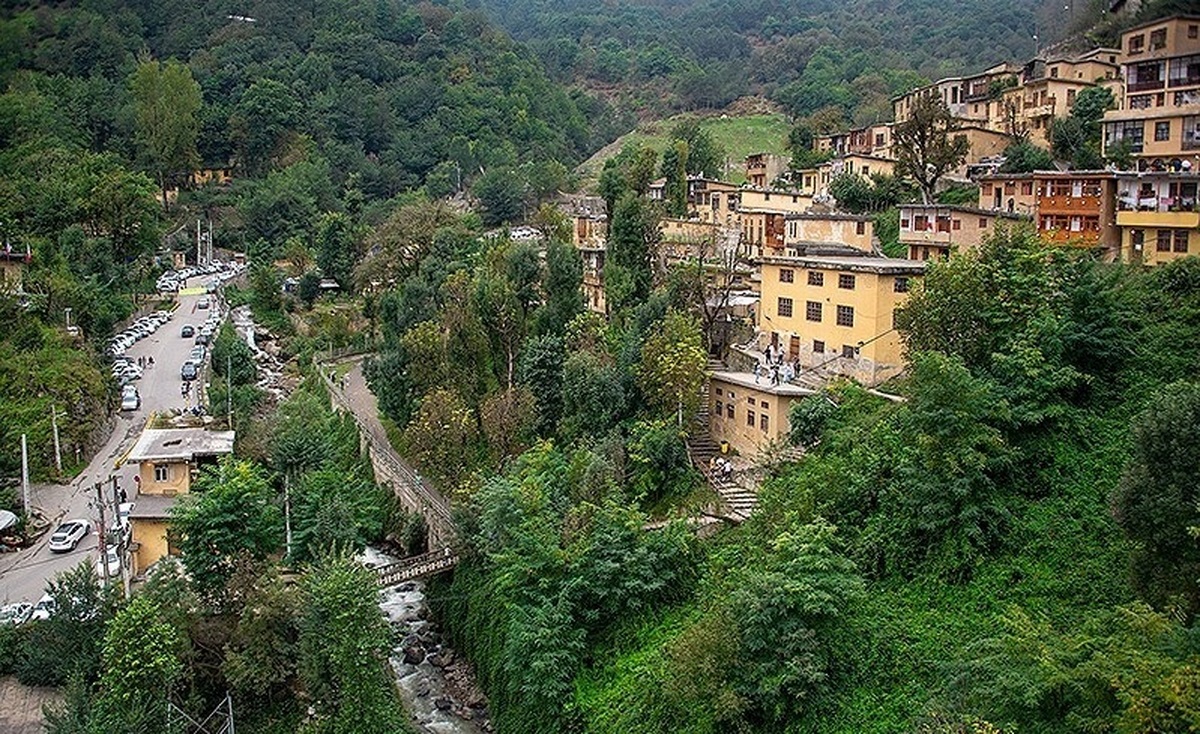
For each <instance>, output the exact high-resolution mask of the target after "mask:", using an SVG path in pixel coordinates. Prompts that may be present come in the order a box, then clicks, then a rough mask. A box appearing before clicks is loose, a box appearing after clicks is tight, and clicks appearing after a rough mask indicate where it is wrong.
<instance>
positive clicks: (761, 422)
mask: <svg viewBox="0 0 1200 734" xmlns="http://www.w3.org/2000/svg"><path fill="white" fill-rule="evenodd" d="M758 427H759V428H761V429H762V430H764V431H766V430H769V429H770V427H771V419H770V417H769V416H767V415H766V414H765V413H764V414H763V415H760V416H759V417H758Z"/></svg>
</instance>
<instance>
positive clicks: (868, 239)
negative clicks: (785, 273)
mask: <svg viewBox="0 0 1200 734" xmlns="http://www.w3.org/2000/svg"><path fill="white" fill-rule="evenodd" d="M784 222H785V230H784V236H783V250H782V251H779V252H771V253H770V254H771V255H799V254H800V251H801V250H802V249H803V247H804V246H805V245H806V244H809V243H814V242H826V243H837V244H840V245H844V246H846V247H850V248H853V249H855V250H860V251H862V252H864V253H871V252H874V251H875V249H876V247H877V245H878V243H877V242H876V240H875V221H874V219H872V218H871V217H869V216H866V215H860V214H844V213H842V212H815V211H812V210H810V211H808V212H805V213H803V214H788V215H787V216H786V217H785V218H784Z"/></svg>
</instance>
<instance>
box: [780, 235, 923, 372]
mask: <svg viewBox="0 0 1200 734" xmlns="http://www.w3.org/2000/svg"><path fill="white" fill-rule="evenodd" d="M924 272H925V263H924V262H917V261H912V260H897V259H892V258H886V257H871V256H867V257H847V256H843V257H830V256H808V255H806V256H802V257H764V258H763V259H762V273H761V277H762V286H761V289H762V301H761V305H760V308H759V312H758V318H759V321H758V329H759V332H760V334H761V335H762V336H761V338H764V339H767V340H768V341H769V343H771V344H774V345H776V346H777V347H778V348H780V349H782V350H783V353H784V355H785V356H786V358H787V359H788V360H789V361H793V362H798V363H799V364H800V366H801V368H802V369H810V370H814V371H817V372H819V373H831V374H836V375H844V376H847V377H852V378H854V379H856V380H858V381H859V382H861V383H863V384H866V385H876V384H878V383H880V382H882V381H884V380H887V379H889V378H891V377H894V376H896V375H898V374H899V373H900V372H901V371H902V370H903V366H904V360H903V354H902V350H901V344H900V336H899V334H898V333H897V332H896V330H895V323H894V314H895V310H896V308H897V307H898V306H900V305H901V304H902V303H904V301H905V300H906V299H907V298H908V292H909V288H910V286H911V283H912V281H913V280H914V279H916V278H919V277H921V276H922V275H923V274H924Z"/></svg>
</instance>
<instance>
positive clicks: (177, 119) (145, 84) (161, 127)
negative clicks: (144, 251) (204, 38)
mask: <svg viewBox="0 0 1200 734" xmlns="http://www.w3.org/2000/svg"><path fill="white" fill-rule="evenodd" d="M132 89H133V103H134V110H135V115H136V120H137V141H138V144H139V146H140V147H141V149H142V153H143V155H144V156H145V159H146V163H147V166H148V167H149V168H150V170H152V171H154V174H155V178H157V179H158V185H159V188H160V189H161V190H162V203H163V209H166V208H167V205H168V202H167V187H168V184H171V185H178V184H179V183H180V181H181V180H182V178H183V177H185V176H187V175H188V174H189V173H191V172H192V171H193V170H195V169H196V164H197V163H199V160H200V159H199V154H198V153H197V151H196V140H197V138H198V137H199V133H200V118H199V113H200V85H199V84H197V83H196V81H195V80H194V79H193V78H192V72H191V70H190V69H188V67H186V66H184V65H183V64H180V63H179V62H177V61H169V62H167V63H166V64H160V63H159V62H157V61H148V60H147V61H142V62H141V63H139V64H138V67H137V71H135V72H134V75H133V82H132Z"/></svg>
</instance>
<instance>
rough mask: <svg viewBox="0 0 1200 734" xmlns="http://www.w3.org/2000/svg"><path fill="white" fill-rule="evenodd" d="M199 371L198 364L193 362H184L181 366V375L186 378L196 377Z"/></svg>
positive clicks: (192, 378)
mask: <svg viewBox="0 0 1200 734" xmlns="http://www.w3.org/2000/svg"><path fill="white" fill-rule="evenodd" d="M197 373H198V371H197V369H196V365H195V364H193V363H192V362H184V363H183V367H180V368H179V376H180V377H181V378H182V379H184V380H194V379H196V375H197Z"/></svg>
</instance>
